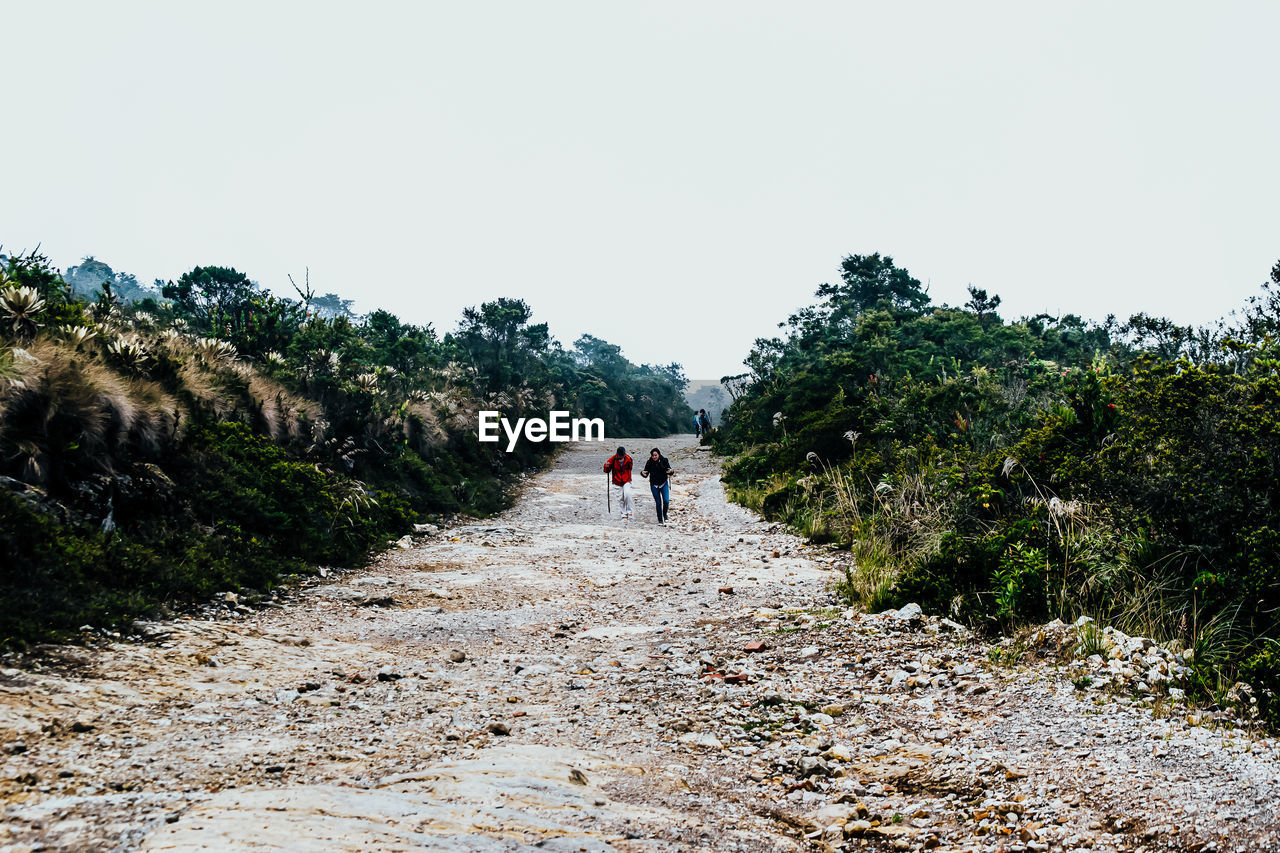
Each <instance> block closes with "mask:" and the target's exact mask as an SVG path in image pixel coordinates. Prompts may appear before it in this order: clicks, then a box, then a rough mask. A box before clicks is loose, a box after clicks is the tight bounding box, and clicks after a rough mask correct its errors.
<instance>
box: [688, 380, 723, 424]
mask: <svg viewBox="0 0 1280 853" xmlns="http://www.w3.org/2000/svg"><path fill="white" fill-rule="evenodd" d="M684 398H685V400H687V401H688V403H689V407H690V408H692V409H693V410H694V411H695V412H696V411H697V410H698V409H706V410H707V414H709V415H711V423H713V424H716V425H719V424H720V423H721V422H722V421H723V420H724V418H723V414H724V410H725V409H727V408H729V403H731V402H732V400H731V399H730V398H729V392H728V391H727V390H725V387H724V386H723V385H721V384H720V380H719V379H690V380H689V384H688V385H686V386H685V389H684Z"/></svg>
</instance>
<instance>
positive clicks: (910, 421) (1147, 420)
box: [712, 254, 1280, 725]
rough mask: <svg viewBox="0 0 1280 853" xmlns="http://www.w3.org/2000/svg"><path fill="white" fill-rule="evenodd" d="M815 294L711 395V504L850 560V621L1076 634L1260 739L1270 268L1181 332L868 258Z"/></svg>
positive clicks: (1271, 475)
mask: <svg viewBox="0 0 1280 853" xmlns="http://www.w3.org/2000/svg"><path fill="white" fill-rule="evenodd" d="M816 296H817V297H818V302H817V303H816V304H814V305H812V306H810V307H807V308H804V309H803V310H800V311H798V312H797V313H796V314H794V315H792V316H791V317H789V318H788V319H787V320H786V322H785V323H783V324H780V326H782V327H783V328H784V329H785V332H784V334H783V336H781V337H776V338H772V339H767V340H765V339H761V340H758V341H757V342H756V344H755V346H754V347H753V349H752V351H751V353H750V356H749V357H748V359H747V360H746V365H747V367H748V368H749V370H748V372H747V373H745V374H742V375H740V376H733V377H725V379H724V380H723V381H724V382H725V383H726V385H727V387H729V388H730V390H731V392H732V394H733V396H734V401H733V403H732V405H731V406H730V408H729V409H728V411H727V412H726V416H725V422H724V424H723V426H722V427H721V428H719V429H717V430H715V431H714V432H713V437H712V440H713V442H714V444H715V446H716V447H717V448H718V449H719V450H720V451H721V452H723V453H726V454H730V455H732V457H733V460H732V462H731V463H730V464H729V465H727V467H726V473H725V479H726V483H727V485H728V487H729V490H730V494H731V496H732V497H734V498H735V499H736V500H738V501H740V502H742V503H744V504H746V505H749V506H751V507H753V508H756V509H758V510H760V511H761V512H763V513H764V514H765V515H767V516H768V517H770V518H774V519H780V520H785V521H786V522H788V523H790V524H791V525H793V526H795V527H796V528H798V529H799V530H800V531H801V532H803V533H804V534H806V535H808V536H811V537H813V538H815V539H818V540H823V541H831V542H835V543H837V544H839V545H841V546H843V547H847V548H849V549H850V551H851V554H850V561H849V568H848V571H847V572H846V577H845V581H844V583H843V585H842V593H843V595H844V596H845V597H846V599H847V600H848V601H849V602H851V603H854V604H858V605H861V606H865V607H867V608H868V609H870V610H880V609H884V608H886V607H890V606H901V605H902V604H905V603H907V602H909V601H916V602H919V603H920V604H921V605H922V606H924V607H926V608H927V609H930V610H932V611H933V612H935V613H938V614H940V615H946V616H950V617H952V618H957V619H961V620H964V621H966V622H968V623H969V624H971V625H975V626H979V627H981V628H985V629H988V630H990V631H992V632H995V631H1005V632H1016V630H1017V629H1018V628H1019V627H1020V626H1024V625H1029V624H1037V623H1042V622H1043V621H1045V620H1048V619H1052V618H1061V619H1063V620H1064V621H1067V622H1071V621H1073V620H1076V619H1077V618H1078V617H1080V616H1089V617H1092V618H1094V619H1096V620H1098V622H1100V623H1102V624H1112V625H1115V626H1116V627H1118V628H1120V629H1122V630H1125V631H1127V632H1129V633H1131V634H1137V635H1142V636H1147V637H1151V638H1153V639H1155V640H1156V641H1158V642H1162V643H1167V644H1169V645H1170V646H1171V647H1173V648H1175V649H1180V650H1181V654H1182V655H1183V656H1184V657H1185V658H1186V659H1188V660H1190V661H1191V662H1192V671H1193V672H1194V673H1195V675H1194V679H1193V683H1192V684H1189V685H1184V686H1188V687H1190V688H1191V689H1192V690H1193V691H1195V692H1197V693H1198V694H1199V695H1200V696H1201V697H1203V698H1206V699H1207V700H1208V701H1217V702H1220V703H1223V704H1224V705H1225V704H1226V703H1227V702H1228V699H1229V697H1236V698H1238V697H1240V696H1241V695H1245V696H1247V695H1248V693H1247V692H1245V693H1243V694H1242V693H1241V691H1240V690H1239V689H1236V690H1235V691H1234V693H1233V688H1234V687H1235V685H1236V684H1237V682H1245V683H1247V684H1249V685H1250V686H1251V688H1252V690H1253V691H1254V694H1255V696H1256V697H1257V699H1258V702H1259V707H1260V709H1261V713H1262V714H1263V716H1264V717H1267V718H1268V719H1269V722H1270V723H1271V724H1272V725H1277V724H1280V702H1277V700H1276V694H1277V691H1280V375H1278V371H1280V263H1278V264H1277V265H1276V267H1275V268H1274V269H1272V271H1271V280H1270V281H1269V282H1267V283H1265V284H1264V285H1263V287H1262V290H1261V291H1260V293H1259V294H1257V295H1256V296H1254V297H1252V298H1251V299H1250V300H1249V301H1248V304H1246V305H1244V306H1242V307H1241V309H1240V310H1239V311H1237V312H1235V313H1234V314H1233V315H1232V316H1231V317H1229V318H1226V319H1225V320H1223V321H1219V322H1218V323H1217V324H1216V325H1210V326H1204V327H1200V328H1193V327H1188V326H1180V325H1178V324H1176V323H1173V322H1170V321H1168V320H1166V319H1163V318H1160V317H1158V316H1152V315H1148V314H1138V315H1135V316H1133V317H1131V318H1129V319H1128V320H1127V321H1123V322H1122V321H1118V320H1116V319H1115V318H1108V319H1107V320H1105V321H1104V322H1102V323H1093V322H1086V321H1085V320H1083V319H1081V318H1080V317H1078V316H1074V315H1066V316H1062V317H1053V316H1049V315H1039V316H1036V317H1024V318H1021V319H1018V320H1013V321H1010V320H1006V319H1004V318H1002V317H1001V316H1000V313H999V307H1000V298H999V297H998V296H995V295H989V294H988V293H986V292H985V291H983V290H980V289H977V288H973V287H970V299H969V301H968V302H967V303H966V304H965V305H963V306H961V307H949V306H945V305H942V306H939V305H935V304H933V303H932V301H931V300H930V298H929V295H928V293H927V292H926V290H925V288H924V287H923V286H922V285H921V283H920V282H919V281H918V280H917V279H915V278H914V277H912V276H911V275H910V273H909V272H908V271H907V270H906V269H904V268H902V267H900V266H898V265H897V264H896V263H895V262H894V261H893V259H892V258H889V257H882V256H881V255H879V254H873V255H853V256H850V257H847V258H845V259H844V261H843V264H842V266H841V276H840V280H839V281H838V282H836V283H834V284H823V285H822V286H821V287H820V288H819V289H818V291H817V293H816ZM1089 630H1090V629H1082V631H1081V643H1082V646H1081V648H1082V649H1086V648H1087V647H1088V644H1089V642H1090V636H1089V633H1088V632H1089ZM1095 639H1096V638H1095Z"/></svg>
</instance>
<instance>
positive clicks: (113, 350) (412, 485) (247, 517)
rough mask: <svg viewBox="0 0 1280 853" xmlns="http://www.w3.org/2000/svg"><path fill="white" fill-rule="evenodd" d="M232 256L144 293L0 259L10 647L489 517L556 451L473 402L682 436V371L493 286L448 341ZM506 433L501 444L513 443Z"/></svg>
mask: <svg viewBox="0 0 1280 853" xmlns="http://www.w3.org/2000/svg"><path fill="white" fill-rule="evenodd" d="M297 295H298V298H297V299H283V298H279V297H277V296H273V295H271V294H269V293H267V292H266V291H264V290H263V289H262V288H260V287H259V286H258V285H257V284H256V283H254V282H253V281H251V280H250V279H249V278H248V277H247V276H245V275H244V274H242V273H240V272H238V271H237V270H235V269H233V268H230V267H218V266H205V267H195V268H193V269H192V270H191V271H189V272H187V273H185V274H184V275H182V276H181V277H180V278H179V279H178V280H177V281H174V282H168V283H164V282H157V283H156V286H155V287H144V286H142V285H139V284H138V283H137V281H136V279H134V277H133V276H129V275H124V274H119V273H116V272H115V271H113V270H111V268H110V267H109V266H107V265H106V264H105V263H103V262H101V261H97V260H95V259H93V258H88V259H86V260H85V262H84V263H82V264H80V265H78V266H76V267H73V268H72V269H71V270H69V271H68V276H67V278H65V279H64V277H63V276H62V275H60V274H59V272H58V271H56V270H55V269H53V268H52V267H51V266H50V264H49V262H48V261H47V259H46V258H44V257H42V256H40V255H39V254H36V253H27V254H22V255H12V256H3V255H0V646H3V645H8V644H13V643H15V642H26V641H32V640H38V639H44V638H51V637H59V636H65V635H67V634H68V633H69V632H74V631H75V630H76V629H77V628H78V627H79V626H80V625H82V624H84V623H89V624H92V625H95V626H102V625H108V624H112V623H118V622H122V621H127V620H130V619H133V618H137V617H139V616H143V615H147V614H156V613H164V612H166V610H168V609H170V608H173V607H176V606H180V605H182V604H184V603H187V602H191V601H194V600H198V599H200V598H202V597H206V596H208V595H210V594H212V593H213V592H215V591H218V590H224V589H236V588H241V587H250V588H254V589H257V590H264V589H266V588H269V587H271V586H272V585H274V584H277V583H279V582H280V581H281V580H282V579H285V578H287V577H288V576H290V575H294V574H303V573H308V572H312V571H314V570H315V567H316V566H317V565H329V566H350V565H355V564H358V563H360V562H361V561H363V560H364V559H366V558H367V556H368V555H369V553H370V552H371V551H373V550H376V549H378V548H381V547H385V546H386V544H387V542H388V540H389V539H394V538H397V537H399V536H401V535H402V534H404V533H406V532H409V531H410V530H411V529H412V528H411V525H412V524H413V523H414V522H427V521H439V520H441V519H442V518H444V517H447V516H452V515H455V514H470V515H486V514H491V513H494V512H496V511H498V510H499V509H501V508H503V507H504V506H505V505H506V502H507V497H508V491H509V487H510V486H511V485H512V484H513V483H514V481H515V478H516V477H517V476H518V475H520V474H521V473H522V472H525V471H527V470H530V469H533V468H536V467H538V466H540V465H541V464H542V463H543V462H544V461H545V460H546V459H547V458H548V457H549V454H550V453H551V451H552V450H553V446H550V445H548V444H545V443H544V444H534V443H530V442H521V443H520V444H519V445H518V446H517V447H516V449H515V450H514V452H511V453H506V452H503V450H502V449H501V448H500V447H499V445H495V444H481V443H480V442H479V441H478V440H477V436H476V419H477V413H478V412H479V411H480V410H482V409H494V410H498V411H500V412H502V414H503V415H504V416H505V417H508V418H511V419H513V420H514V419H515V418H517V417H521V416H523V415H525V414H528V415H530V416H541V417H546V414H547V412H548V411H549V410H551V409H565V410H568V411H570V412H572V413H574V414H575V415H581V416H587V417H600V418H603V419H604V421H605V423H606V426H607V429H608V431H609V433H611V434H645V435H661V434H665V433H668V432H678V431H683V430H686V429H687V424H689V423H690V419H691V417H692V412H691V411H690V410H689V408H688V406H687V405H686V404H685V403H684V400H683V398H682V396H681V393H682V391H683V388H684V384H685V380H684V376H683V375H682V373H681V369H680V367H679V365H675V364H672V365H664V366H658V367H653V366H648V365H635V364H632V363H631V362H629V361H628V360H627V359H626V358H625V357H623V355H622V353H621V352H620V351H619V349H618V347H616V346H613V345H611V344H609V343H607V342H605V341H603V340H600V339H598V338H593V337H590V336H587V337H583V338H581V339H580V340H578V341H577V342H576V343H575V344H574V346H573V348H571V349H566V348H564V347H562V346H561V345H560V344H559V343H558V342H556V341H555V340H554V339H553V338H552V337H551V334H550V332H549V330H548V328H547V325H546V324H545V323H541V324H539V323H533V322H532V311H531V309H530V307H529V306H528V305H527V304H526V303H524V302H523V301H520V300H511V299H500V300H497V301H495V302H490V303H485V304H483V305H481V306H479V307H478V308H472V309H468V310H467V311H465V312H464V314H463V317H462V319H461V321H460V322H459V324H458V326H457V328H456V329H455V330H453V331H451V332H449V333H447V334H445V335H443V337H441V336H438V335H437V333H436V332H435V330H434V329H432V328H431V327H430V326H414V325H410V324H406V323H403V322H401V321H400V320H399V319H398V318H397V317H395V316H393V315H392V314H389V313H387V312H386V311H374V312H372V313H371V314H369V315H367V316H364V317H355V316H353V315H352V314H351V310H350V308H351V302H350V301H349V300H344V299H342V298H340V297H338V296H337V295H335V294H332V293H329V294H324V295H317V294H315V293H314V292H312V290H311V287H310V284H309V282H304V284H303V285H302V286H301V287H298V288H297ZM503 447H505V445H503Z"/></svg>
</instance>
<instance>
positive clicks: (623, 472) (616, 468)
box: [604, 453, 631, 486]
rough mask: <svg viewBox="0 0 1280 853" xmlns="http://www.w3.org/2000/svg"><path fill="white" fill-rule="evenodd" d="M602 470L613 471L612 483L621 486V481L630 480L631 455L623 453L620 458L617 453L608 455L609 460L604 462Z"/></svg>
mask: <svg viewBox="0 0 1280 853" xmlns="http://www.w3.org/2000/svg"><path fill="white" fill-rule="evenodd" d="M604 470H606V471H612V472H613V484H614V485H615V486H621V485H622V484H623V483H630V482H631V457H630V456H627V455H626V454H625V453H624V454H623V456H622V458H621V459H619V458H618V454H616V453H615V454H614V455H612V456H610V457H609V461H608V462H606V463H604Z"/></svg>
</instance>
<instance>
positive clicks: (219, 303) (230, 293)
mask: <svg viewBox="0 0 1280 853" xmlns="http://www.w3.org/2000/svg"><path fill="white" fill-rule="evenodd" d="M162 292H163V294H164V298H165V299H172V300H173V303H174V306H175V307H176V308H177V309H178V310H179V312H180V313H182V314H185V315H186V317H187V319H188V320H190V321H191V322H192V323H194V324H195V325H196V327H197V328H199V329H201V330H204V331H208V332H209V333H210V334H212V335H215V336H218V335H223V334H224V333H225V328H226V326H228V325H230V326H231V327H232V328H233V329H234V328H235V327H236V326H237V325H240V324H243V323H244V321H245V320H246V319H247V317H246V315H247V314H248V312H249V311H250V310H251V305H252V303H253V301H254V298H255V297H259V296H260V295H262V291H260V290H259V289H258V286H257V285H256V284H254V283H253V282H252V281H250V280H249V277H248V276H246V275H245V274H244V273H242V272H239V271H237V270H236V269H234V268H233V267H212V266H210V267H195V268H194V269H192V270H191V271H190V272H185V273H183V274H182V276H181V277H180V278H179V279H178V281H177V283H176V284H175V283H173V282H169V283H168V284H166V285H165V286H164V290H163V291H162Z"/></svg>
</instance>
